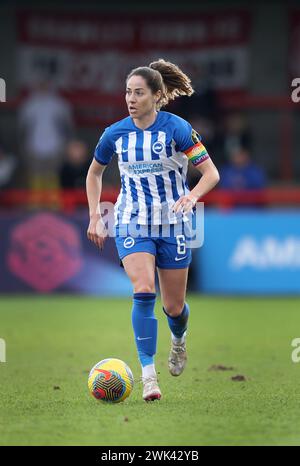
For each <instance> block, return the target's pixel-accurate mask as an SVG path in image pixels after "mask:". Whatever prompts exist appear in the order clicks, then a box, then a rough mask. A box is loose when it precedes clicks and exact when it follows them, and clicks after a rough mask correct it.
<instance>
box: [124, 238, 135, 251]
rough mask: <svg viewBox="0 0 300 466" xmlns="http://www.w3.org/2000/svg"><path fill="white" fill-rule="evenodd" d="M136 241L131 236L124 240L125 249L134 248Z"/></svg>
mask: <svg viewBox="0 0 300 466" xmlns="http://www.w3.org/2000/svg"><path fill="white" fill-rule="evenodd" d="M134 243H135V241H134V239H133V238H132V237H131V236H128V237H127V238H125V239H124V243H123V245H124V248H126V249H129V248H132V246H134Z"/></svg>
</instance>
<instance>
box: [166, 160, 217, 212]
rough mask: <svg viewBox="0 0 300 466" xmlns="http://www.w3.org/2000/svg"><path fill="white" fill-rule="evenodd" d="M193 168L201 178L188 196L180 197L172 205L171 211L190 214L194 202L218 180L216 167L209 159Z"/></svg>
mask: <svg viewBox="0 0 300 466" xmlns="http://www.w3.org/2000/svg"><path fill="white" fill-rule="evenodd" d="M195 168H196V169H197V170H199V171H200V173H201V174H202V177H201V178H200V180H199V181H198V183H197V184H196V186H195V187H194V188H193V189H192V191H191V192H190V193H189V194H187V195H186V196H182V197H180V198H179V199H178V201H177V202H176V203H175V204H174V207H173V210H174V212H176V213H178V212H185V213H188V212H190V211H191V210H192V209H193V207H194V206H195V204H196V202H197V201H198V200H199V199H201V198H202V197H203V196H205V194H207V193H208V192H209V191H211V190H212V189H213V188H214V187H215V186H216V184H217V183H218V182H219V180H220V175H219V172H218V170H217V167H216V166H215V164H214V163H213V161H212V160H211V159H210V158H208V159H206V160H205V161H204V162H202V163H200V164H199V165H196V167H195Z"/></svg>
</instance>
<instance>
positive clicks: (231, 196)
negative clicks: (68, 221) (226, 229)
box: [0, 187, 300, 212]
mask: <svg viewBox="0 0 300 466" xmlns="http://www.w3.org/2000/svg"><path fill="white" fill-rule="evenodd" d="M117 196H118V190H117V189H115V188H105V189H103V192H102V195H101V200H102V201H107V202H113V203H114V202H115V201H116V199H117ZM202 201H204V202H205V204H206V205H208V206H215V207H219V208H223V209H224V208H225V209H230V208H234V207H238V206H257V207H274V206H286V207H287V206H297V207H299V206H300V188H292V187H284V188H283V187H276V188H266V189H263V190H258V191H228V190H221V189H215V190H214V191H212V192H210V193H209V194H207V195H206V196H204V198H203V199H202ZM32 207H41V208H56V209H59V210H62V211H65V212H72V211H74V210H75V209H76V208H78V207H83V208H86V209H87V198H86V192H85V190H84V189H74V190H40V191H31V190H26V189H10V190H6V191H2V192H0V208H4V209H8V208H16V209H26V208H32Z"/></svg>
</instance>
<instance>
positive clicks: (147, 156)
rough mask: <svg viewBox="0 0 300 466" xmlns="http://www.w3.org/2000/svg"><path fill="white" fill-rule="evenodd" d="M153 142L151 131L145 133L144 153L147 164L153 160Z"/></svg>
mask: <svg viewBox="0 0 300 466" xmlns="http://www.w3.org/2000/svg"><path fill="white" fill-rule="evenodd" d="M151 140H152V133H151V131H144V143H143V153H144V161H145V162H151V160H152V150H151Z"/></svg>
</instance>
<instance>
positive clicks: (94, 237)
mask: <svg viewBox="0 0 300 466" xmlns="http://www.w3.org/2000/svg"><path fill="white" fill-rule="evenodd" d="M113 153H114V150H113V146H112V143H111V138H110V133H109V128H107V129H106V130H105V132H104V133H103V135H102V136H101V138H100V140H99V142H98V144H97V146H96V149H95V154H94V159H93V161H92V163H91V165H90V168H89V170H88V174H87V177H86V193H87V199H88V204H89V214H90V223H89V227H88V230H87V237H88V239H89V240H90V241H93V243H95V244H96V246H98V247H99V248H100V249H103V245H104V241H105V239H106V236H107V231H106V228H105V226H104V223H103V221H102V217H101V212H100V196H101V192H102V175H103V172H104V170H105V168H106V165H107V164H108V163H109V162H110V160H111V158H112V155H113Z"/></svg>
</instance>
